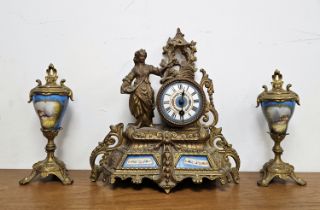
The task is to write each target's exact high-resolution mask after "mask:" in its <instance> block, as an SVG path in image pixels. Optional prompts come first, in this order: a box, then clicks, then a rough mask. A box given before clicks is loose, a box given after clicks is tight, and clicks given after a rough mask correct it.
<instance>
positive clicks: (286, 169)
mask: <svg viewBox="0 0 320 210" xmlns="http://www.w3.org/2000/svg"><path fill="white" fill-rule="evenodd" d="M260 173H261V174H262V178H261V180H259V181H258V185H259V186H263V187H267V186H268V185H269V183H270V182H271V180H272V179H273V178H275V177H279V178H280V179H288V178H291V179H293V180H294V181H295V182H296V183H297V184H299V185H302V186H303V185H306V184H307V183H306V182H305V181H304V180H303V179H301V178H299V177H297V176H296V174H295V173H294V167H293V166H292V165H290V164H289V163H285V162H282V161H281V162H277V161H276V160H273V159H271V160H270V161H269V162H267V163H265V164H264V166H263V168H262V169H261V171H260Z"/></svg>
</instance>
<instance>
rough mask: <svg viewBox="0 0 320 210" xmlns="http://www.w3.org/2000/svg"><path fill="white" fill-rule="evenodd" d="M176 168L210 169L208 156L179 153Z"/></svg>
mask: <svg viewBox="0 0 320 210" xmlns="http://www.w3.org/2000/svg"><path fill="white" fill-rule="evenodd" d="M176 168H180V169H204V168H208V169H210V168H211V167H210V163H209V161H208V157H207V156H205V155H181V157H180V159H179V161H178V163H177V165H176Z"/></svg>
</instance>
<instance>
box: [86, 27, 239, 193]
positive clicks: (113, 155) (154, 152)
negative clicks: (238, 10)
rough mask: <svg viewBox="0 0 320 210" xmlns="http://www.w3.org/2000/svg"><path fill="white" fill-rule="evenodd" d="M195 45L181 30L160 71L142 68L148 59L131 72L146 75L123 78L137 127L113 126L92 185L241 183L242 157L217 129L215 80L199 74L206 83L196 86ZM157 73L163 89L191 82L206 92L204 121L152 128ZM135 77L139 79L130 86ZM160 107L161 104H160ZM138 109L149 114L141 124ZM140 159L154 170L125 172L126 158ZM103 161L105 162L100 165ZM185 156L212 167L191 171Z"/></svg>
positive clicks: (166, 187) (99, 153)
mask: <svg viewBox="0 0 320 210" xmlns="http://www.w3.org/2000/svg"><path fill="white" fill-rule="evenodd" d="M195 44H196V43H195V42H193V41H192V42H190V43H189V42H187V41H186V40H185V39H184V35H183V34H182V33H181V31H180V29H178V30H177V34H176V36H175V37H174V38H169V40H168V42H167V45H166V46H165V47H164V48H163V55H164V59H163V60H162V61H161V64H160V66H161V69H158V68H155V67H153V66H147V65H146V64H144V59H145V57H146V56H142V58H141V60H140V61H141V62H140V64H139V66H138V67H137V66H135V67H134V69H133V71H137V72H143V73H142V74H140V75H138V73H137V72H136V73H132V72H131V73H129V75H128V76H127V77H125V79H124V80H123V84H122V87H121V90H122V92H124V93H130V101H131V100H132V101H133V102H130V109H131V113H132V114H133V115H134V116H135V115H136V116H137V117H136V116H135V117H136V119H137V122H136V123H134V124H128V125H127V126H124V124H123V123H119V124H116V125H112V126H110V132H109V133H108V134H107V136H106V137H105V139H104V140H103V141H102V142H99V144H98V146H97V147H96V148H95V149H94V150H93V151H92V153H91V156H90V165H91V169H92V170H91V176H90V179H91V181H97V180H98V178H99V176H100V175H102V177H103V181H105V182H108V183H114V182H115V180H116V178H120V179H122V180H124V179H128V178H131V180H132V182H133V183H137V184H139V183H141V182H142V180H143V178H148V179H151V180H153V181H154V182H156V183H157V184H158V185H159V186H160V187H161V188H162V189H164V191H165V192H166V193H169V192H170V191H171V189H172V188H173V187H175V186H176V185H177V183H179V182H181V181H182V180H183V179H186V178H191V179H192V180H193V182H194V183H201V182H202V180H203V178H207V179H210V180H218V181H220V183H222V184H226V183H230V182H231V181H234V182H235V183H239V168H240V158H239V156H238V154H237V152H236V151H235V150H234V149H233V148H232V145H231V144H229V143H228V142H227V140H226V139H225V138H224V136H223V134H222V132H221V131H222V129H221V128H217V127H216V124H217V122H218V113H217V111H216V109H215V107H214V104H213V83H212V80H211V79H209V76H208V74H207V73H206V71H205V70H203V69H201V70H200V71H201V73H202V79H201V81H200V82H199V83H198V82H197V81H195V73H196V72H197V69H196V68H195V63H194V62H195V61H196V57H195V55H194V53H195V52H196V48H195ZM142 52H143V51H142ZM137 53H138V54H139V51H138V52H136V55H137ZM141 54H144V53H141ZM178 54H179V55H178ZM142 60H143V62H142ZM135 68H136V69H135ZM150 69H151V70H150ZM153 72H157V75H159V76H161V80H160V83H161V84H162V86H165V85H167V84H169V83H170V82H171V81H174V80H188V81H192V83H194V84H196V85H197V86H199V88H200V89H201V91H202V92H201V94H202V95H201V97H202V96H203V100H205V101H204V107H203V108H202V107H200V108H201V109H203V111H202V112H201V113H202V116H201V117H200V118H199V119H198V118H195V121H194V122H193V123H191V124H190V125H187V126H183V127H175V126H174V125H170V124H168V123H162V124H159V125H158V124H152V117H151V116H153V114H152V115H151V114H150V113H153V109H154V105H153V90H152V89H151V86H150V82H149V79H148V75H149V74H150V73H153ZM137 75H138V76H137ZM134 78H135V79H136V80H135V84H133V86H132V85H131V83H132V81H133V79H134ZM140 80H142V81H140ZM140 83H141V84H142V85H143V83H146V84H145V86H148V87H147V88H145V89H144V90H146V91H143V89H142V90H138V88H139V87H137V86H138V85H139V84H140ZM135 91H136V92H135ZM151 92H152V93H151ZM159 92H160V91H159ZM150 93H151V94H150ZM136 94H145V98H144V99H143V101H142V102H146V101H147V100H149V102H150V103H149V104H148V106H144V107H142V108H140V106H142V105H141V98H143V97H140V96H138V99H139V100H133V99H132V98H133V97H135V96H134V95H136ZM158 94H159V93H158ZM157 103H160V101H159V100H157ZM157 105H158V104H157ZM139 109H144V111H145V112H147V114H146V113H144V114H145V116H144V118H143V117H141V118H142V119H139V115H138V114H137V113H138V111H136V110H139ZM147 115H148V116H147ZM144 119H145V120H144ZM141 155H149V156H151V157H152V158H153V159H154V161H155V164H156V167H150V168H146V167H141V168H139V167H134V168H132V167H131V168H130V167H125V164H126V160H128V157H133V156H141ZM99 156H102V157H101V159H100V160H99V164H98V165H97V164H96V161H97V159H98V157H99ZM183 156H184V157H187V156H202V157H206V158H207V160H208V167H206V168H193V169H191V168H184V167H178V162H179V161H180V159H181V158H182V157H183ZM228 157H231V158H232V159H233V160H234V162H235V167H233V166H232V165H231V163H230V161H229V158H228Z"/></svg>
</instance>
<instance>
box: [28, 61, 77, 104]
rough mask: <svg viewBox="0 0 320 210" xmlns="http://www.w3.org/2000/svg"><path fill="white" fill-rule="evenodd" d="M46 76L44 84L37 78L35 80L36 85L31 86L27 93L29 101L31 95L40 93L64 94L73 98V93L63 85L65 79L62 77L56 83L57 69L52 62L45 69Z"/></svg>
mask: <svg viewBox="0 0 320 210" xmlns="http://www.w3.org/2000/svg"><path fill="white" fill-rule="evenodd" d="M46 72H47V76H46V77H45V79H46V84H44V85H43V84H42V82H41V80H39V79H37V80H36V82H37V83H38V85H37V86H36V87H35V88H33V89H32V90H31V91H30V94H29V101H28V102H29V103H30V102H31V101H32V97H33V96H34V95H36V94H41V95H52V94H57V95H65V96H68V97H70V99H71V100H73V93H72V90H71V89H70V88H68V87H67V86H65V85H64V83H65V82H66V80H65V79H62V80H61V81H60V85H59V84H57V83H56V81H57V79H58V75H57V70H56V69H55V67H54V66H53V64H50V65H49V67H48V69H47V70H46Z"/></svg>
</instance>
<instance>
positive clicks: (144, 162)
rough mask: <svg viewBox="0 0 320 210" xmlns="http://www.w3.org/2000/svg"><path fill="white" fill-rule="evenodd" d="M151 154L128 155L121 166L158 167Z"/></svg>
mask: <svg viewBox="0 0 320 210" xmlns="http://www.w3.org/2000/svg"><path fill="white" fill-rule="evenodd" d="M158 167H159V166H158V164H157V163H156V160H155V159H154V157H153V155H128V156H127V158H126V160H125V161H124V163H123V166H122V168H158Z"/></svg>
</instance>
